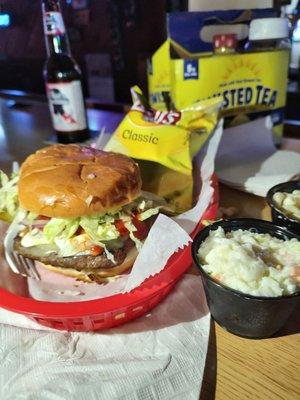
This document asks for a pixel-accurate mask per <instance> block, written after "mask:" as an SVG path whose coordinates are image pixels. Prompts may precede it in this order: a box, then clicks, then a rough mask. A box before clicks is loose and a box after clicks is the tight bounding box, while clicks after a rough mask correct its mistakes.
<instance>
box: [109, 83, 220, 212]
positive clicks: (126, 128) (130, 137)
mask: <svg viewBox="0 0 300 400" xmlns="http://www.w3.org/2000/svg"><path fill="white" fill-rule="evenodd" d="M131 93H132V98H133V106H132V107H131V109H130V111H129V112H128V113H127V115H126V116H125V117H124V119H123V120H122V122H121V123H120V125H119V126H118V128H117V129H116V131H115V132H114V134H113V136H112V137H111V139H110V141H109V142H108V143H107V145H106V147H105V150H107V151H114V152H117V153H122V154H125V155H127V156H129V157H132V158H135V159H137V160H144V161H147V162H139V164H140V168H141V172H142V178H143V189H144V190H149V191H151V192H154V193H155V194H157V195H160V196H163V197H164V198H166V199H167V200H168V201H169V202H170V203H171V204H173V205H174V206H175V208H176V211H178V212H181V211H184V210H186V209H188V208H190V207H191V199H192V190H193V182H192V158H193V157H194V155H195V154H197V153H198V151H199V150H200V149H201V147H202V146H203V144H204V143H205V142H206V140H207V138H208V137H209V136H210V134H211V133H212V132H213V130H214V128H215V127H216V124H217V120H218V111H219V108H220V106H221V102H220V99H219V98H212V99H208V100H205V101H201V102H197V103H194V104H191V105H190V106H189V107H187V108H185V109H183V110H181V111H177V110H170V111H158V110H154V109H153V108H151V107H150V106H149V105H148V103H147V101H146V99H145V98H144V97H143V94H142V92H141V91H140V89H139V88H138V87H134V88H132V89H131ZM148 161H151V162H152V163H149V162H148ZM178 199H179V200H178Z"/></svg>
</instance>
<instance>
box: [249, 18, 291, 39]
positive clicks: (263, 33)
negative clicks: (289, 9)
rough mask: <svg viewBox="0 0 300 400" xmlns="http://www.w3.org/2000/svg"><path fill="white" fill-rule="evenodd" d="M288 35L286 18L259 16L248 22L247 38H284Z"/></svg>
mask: <svg viewBox="0 0 300 400" xmlns="http://www.w3.org/2000/svg"><path fill="white" fill-rule="evenodd" d="M287 37H289V23H288V20H287V18H259V19H253V20H252V21H251V22H250V28H249V40H251V41H253V40H268V39H284V38H287Z"/></svg>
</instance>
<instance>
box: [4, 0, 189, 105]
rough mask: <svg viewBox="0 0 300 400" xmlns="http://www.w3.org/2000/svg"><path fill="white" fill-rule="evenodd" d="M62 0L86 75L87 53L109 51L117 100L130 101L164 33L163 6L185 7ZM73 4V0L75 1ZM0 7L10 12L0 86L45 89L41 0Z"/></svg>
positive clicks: (169, 0) (156, 1)
mask: <svg viewBox="0 0 300 400" xmlns="http://www.w3.org/2000/svg"><path fill="white" fill-rule="evenodd" d="M71 3H72V1H71V0H61V5H62V9H63V16H64V20H65V24H66V27H67V31H68V34H69V39H70V44H71V49H72V53H73V56H74V58H75V59H76V60H77V62H78V63H79V64H80V66H81V69H82V71H83V74H84V77H85V82H84V86H85V95H86V96H89V91H88V85H87V82H86V63H85V55H86V54H93V53H108V54H109V56H110V59H111V63H112V75H113V78H114V90H115V100H116V101H117V102H126V101H128V100H129V88H130V86H131V85H133V84H138V85H140V86H141V88H142V89H143V90H146V89H147V77H146V60H147V58H148V57H149V56H150V55H151V54H152V53H153V52H154V51H155V50H156V49H157V48H158V47H159V46H160V44H162V42H163V41H164V39H165V37H166V32H165V18H166V12H167V11H179V10H185V9H186V4H187V2H186V1H182V0H89V1H87V7H85V8H84V9H81V10H78V9H74V6H72V4H71ZM73 5H74V3H73ZM0 7H1V9H0V11H1V12H9V13H11V14H12V17H13V22H12V25H11V27H9V28H2V29H0V90H1V89H18V90H24V91H29V92H33V93H44V82H43V77H42V69H43V64H44V62H45V59H46V50H45V43H44V36H43V27H42V14H41V4H40V1H39V0H6V1H0Z"/></svg>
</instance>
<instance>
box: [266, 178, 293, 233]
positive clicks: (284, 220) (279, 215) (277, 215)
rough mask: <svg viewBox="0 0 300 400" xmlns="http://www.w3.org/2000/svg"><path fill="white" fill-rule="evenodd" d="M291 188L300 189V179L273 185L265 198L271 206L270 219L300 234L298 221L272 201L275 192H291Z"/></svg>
mask: <svg viewBox="0 0 300 400" xmlns="http://www.w3.org/2000/svg"><path fill="white" fill-rule="evenodd" d="M293 190H300V181H289V182H284V183H280V184H279V185H276V186H273V187H272V188H271V189H270V190H269V191H268V193H267V196H266V200H267V202H268V204H269V206H270V207H271V213H272V221H273V222H275V223H276V224H277V225H281V226H284V227H286V228H288V229H289V230H291V231H293V232H296V233H297V235H300V222H299V221H298V220H296V219H293V218H292V217H289V216H287V215H285V214H284V211H282V210H280V209H279V208H278V207H277V206H276V204H275V203H274V201H273V196H274V194H275V193H276V192H286V193H291V192H292V191H293Z"/></svg>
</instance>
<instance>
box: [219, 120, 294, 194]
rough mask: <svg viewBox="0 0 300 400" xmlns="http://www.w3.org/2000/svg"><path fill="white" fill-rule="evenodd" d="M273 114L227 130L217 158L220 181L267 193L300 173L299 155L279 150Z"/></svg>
mask: <svg viewBox="0 0 300 400" xmlns="http://www.w3.org/2000/svg"><path fill="white" fill-rule="evenodd" d="M271 128H272V123H271V119H270V117H266V118H262V119H258V120H255V121H253V122H249V123H247V124H243V125H240V126H237V127H234V128H229V129H225V130H224V134H223V136H222V139H221V142H220V147H219V151H218V153H217V158H216V172H217V174H218V177H219V179H220V181H221V182H223V183H225V184H226V185H228V186H231V187H233V188H236V189H239V190H243V191H246V192H249V193H254V194H256V195H258V196H265V195H266V194H267V192H268V190H269V189H270V188H271V187H272V186H275V185H277V184H279V183H282V182H286V181H289V180H291V179H292V178H293V177H294V176H296V175H297V174H299V173H300V154H299V153H296V152H294V151H285V150H276V147H275V146H274V144H273V139H272V130H271Z"/></svg>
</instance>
